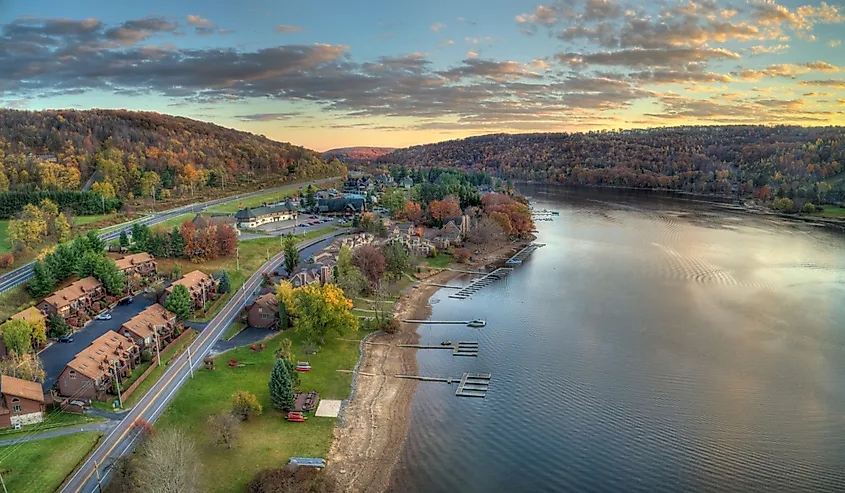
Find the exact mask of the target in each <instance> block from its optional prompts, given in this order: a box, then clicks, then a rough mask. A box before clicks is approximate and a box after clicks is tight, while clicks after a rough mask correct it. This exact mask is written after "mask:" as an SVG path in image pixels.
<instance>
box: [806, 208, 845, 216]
mask: <svg viewBox="0 0 845 493" xmlns="http://www.w3.org/2000/svg"><path fill="white" fill-rule="evenodd" d="M813 215H814V216H819V217H831V218H838V219H845V207H838V206H835V205H826V206H824V212H816V213H814V214H813Z"/></svg>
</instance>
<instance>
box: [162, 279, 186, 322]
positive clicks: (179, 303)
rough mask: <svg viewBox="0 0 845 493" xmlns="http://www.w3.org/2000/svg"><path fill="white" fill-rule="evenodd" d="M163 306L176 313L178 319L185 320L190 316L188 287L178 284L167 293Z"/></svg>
mask: <svg viewBox="0 0 845 493" xmlns="http://www.w3.org/2000/svg"><path fill="white" fill-rule="evenodd" d="M164 307H165V308H167V309H168V310H170V311H171V312H173V313H175V314H176V317H177V318H178V319H179V320H185V319H186V318H188V317H190V316H191V311H192V310H191V293H189V292H188V288H186V287H185V286H183V285H181V284H179V285H177V286H175V287H174V288H173V291H171V293H170V294H169V295H167V299H166V300H165V301H164Z"/></svg>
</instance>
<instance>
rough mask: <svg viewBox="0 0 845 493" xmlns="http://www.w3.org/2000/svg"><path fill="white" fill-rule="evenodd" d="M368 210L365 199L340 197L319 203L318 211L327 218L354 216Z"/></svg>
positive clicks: (321, 200) (320, 200) (319, 201)
mask: <svg viewBox="0 0 845 493" xmlns="http://www.w3.org/2000/svg"><path fill="white" fill-rule="evenodd" d="M366 210H367V201H366V200H365V199H364V198H363V197H338V198H334V199H319V200H318V201H317V211H319V212H320V214H324V215H327V216H352V215H355V214H361V213H362V212H365V211H366Z"/></svg>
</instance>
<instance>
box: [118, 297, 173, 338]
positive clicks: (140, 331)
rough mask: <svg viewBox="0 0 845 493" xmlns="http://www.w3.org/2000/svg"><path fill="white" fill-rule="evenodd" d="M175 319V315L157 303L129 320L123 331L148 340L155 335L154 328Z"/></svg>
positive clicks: (123, 326)
mask: <svg viewBox="0 0 845 493" xmlns="http://www.w3.org/2000/svg"><path fill="white" fill-rule="evenodd" d="M174 317H175V315H173V313H171V312H169V311H168V310H167V309H166V308H164V307H163V306H161V305H159V304H158V303H155V304H153V305H150V306H148V307H147V308H146V309H144V311H142V312H141V313H139V314H137V315H135V316H134V317H132V318H131V319H129V320H128V321H127V322H126V323H125V324H123V325H122V326H121V329H128V330H129V331H131V332H132V333H133V334H135V335H136V336H138V337H141V338H143V339H146V338H147V337H152V336H153V335H154V332H153V328H155V327H158V326H162V325H166V324H168V323H170V322H171V321H172V320H173V318H174Z"/></svg>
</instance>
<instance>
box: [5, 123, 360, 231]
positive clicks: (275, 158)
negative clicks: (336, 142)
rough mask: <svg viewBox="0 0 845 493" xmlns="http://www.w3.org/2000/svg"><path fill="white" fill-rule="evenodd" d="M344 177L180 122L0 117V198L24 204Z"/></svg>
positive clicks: (234, 134) (257, 141)
mask: <svg viewBox="0 0 845 493" xmlns="http://www.w3.org/2000/svg"><path fill="white" fill-rule="evenodd" d="M344 172H345V167H344V165H343V164H342V163H340V162H339V161H337V160H331V161H329V162H325V161H323V160H322V159H321V157H320V156H319V155H318V154H317V153H315V152H313V151H311V150H308V149H305V148H302V147H298V146H294V145H292V144H288V143H281V142H276V141H273V140H270V139H267V138H265V137H263V136H258V135H254V134H250V133H246V132H240V131H237V130H232V129H228V128H224V127H220V126H217V125H214V124H211V123H206V122H200V121H195V120H190V119H187V118H182V117H174V116H169V115H162V114H157V113H149V112H134V111H125V110H86V111H75V110H49V111H38V112H32V111H16V110H5V109H4V110H0V192H10V191H12V192H18V193H19V201H20V200H23V201H24V202H27V201H28V202H29V203H38V202H39V201H40V200H42V199H44V198H50V199H52V200H56V198H55V197H53V196H50V197H45V196H44V193H45V192H52V193H55V192H67V191H79V190H89V191H91V192H94V193H97V194H99V195H101V196H102V197H103V198H105V199H106V200H108V199H114V198H118V199H129V200H132V199H134V198H149V199H156V200H161V199H167V198H169V197H171V196H181V195H194V196H199V195H198V191H199V190H201V189H203V188H206V187H224V186H225V185H226V184H227V183H228V184H233V183H236V182H238V181H239V180H250V179H254V178H255V177H260V176H264V175H268V174H274V175H277V176H280V177H281V178H282V179H283V180H285V181H288V180H298V179H306V178H311V177H316V176H331V175H333V174H342V173H344ZM36 192H40V193H41V195H39V196H33V199H32V200H31V201H30V200H27V199H26V195H25V194H27V193H36ZM20 194H24V195H23V199H20V197H21V195H20ZM83 198H84V197H83ZM80 200H82V199H80ZM6 212H7V211H6ZM4 213H5V212H4ZM4 217H9V216H8V214H6V215H5V216H4Z"/></svg>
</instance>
